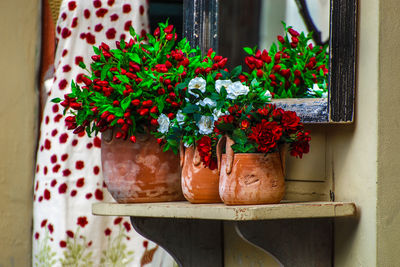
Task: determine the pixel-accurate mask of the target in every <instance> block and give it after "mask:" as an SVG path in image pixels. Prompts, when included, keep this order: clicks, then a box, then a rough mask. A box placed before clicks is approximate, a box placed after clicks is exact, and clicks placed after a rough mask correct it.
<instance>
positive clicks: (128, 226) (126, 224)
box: [124, 222, 131, 232]
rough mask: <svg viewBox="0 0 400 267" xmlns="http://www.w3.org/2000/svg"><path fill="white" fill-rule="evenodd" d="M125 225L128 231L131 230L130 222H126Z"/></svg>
mask: <svg viewBox="0 0 400 267" xmlns="http://www.w3.org/2000/svg"><path fill="white" fill-rule="evenodd" d="M124 227H125V229H126V231H127V232H129V231H130V230H131V225H130V224H129V223H128V222H124Z"/></svg>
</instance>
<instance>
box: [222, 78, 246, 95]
mask: <svg viewBox="0 0 400 267" xmlns="http://www.w3.org/2000/svg"><path fill="white" fill-rule="evenodd" d="M226 91H227V92H228V95H227V96H226V97H227V98H228V99H236V98H237V97H238V96H240V95H247V94H248V93H249V91H250V89H249V87H248V86H245V85H243V84H242V83H241V82H239V81H237V82H234V83H232V84H231V85H229V86H228V88H227V90H226Z"/></svg>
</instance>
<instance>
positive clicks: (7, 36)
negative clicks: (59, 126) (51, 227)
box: [0, 0, 39, 266]
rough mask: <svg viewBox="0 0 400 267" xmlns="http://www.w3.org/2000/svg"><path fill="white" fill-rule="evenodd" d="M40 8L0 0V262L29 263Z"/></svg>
mask: <svg viewBox="0 0 400 267" xmlns="http://www.w3.org/2000/svg"><path fill="white" fill-rule="evenodd" d="M38 12H39V1H38V0H34V1H31V0H19V1H0V25H1V27H0V40H1V45H0V47H1V55H2V56H1V60H0V79H1V81H2V82H1V83H0V88H1V89H0V91H1V97H0V103H1V104H0V122H1V125H2V130H1V131H0V147H1V154H0V214H1V218H0V266H30V259H31V225H32V224H31V221H32V179H33V178H32V177H33V172H34V150H35V147H34V146H35V139H36V130H35V127H36V103H37V99H36V90H35V64H36V62H37V61H36V55H37V53H36V51H37V47H38V44H37V41H38V39H37V33H38Z"/></svg>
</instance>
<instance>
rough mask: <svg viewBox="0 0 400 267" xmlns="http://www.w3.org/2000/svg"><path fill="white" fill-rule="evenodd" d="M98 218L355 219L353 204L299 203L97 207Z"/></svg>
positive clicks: (184, 203)
mask: <svg viewBox="0 0 400 267" xmlns="http://www.w3.org/2000/svg"><path fill="white" fill-rule="evenodd" d="M92 213H93V214H94V215H106V216H108V215H109V216H132V217H153V218H181V219H207V220H225V221H253V220H273V219H295V218H327V217H343V216H353V215H355V214H356V206H355V204H354V203H351V202H296V203H293V202H292V203H281V204H272V205H249V206H226V205H224V204H191V203H189V202H186V201H181V202H162V203H138V204H118V203H105V202H100V203H95V204H93V206H92Z"/></svg>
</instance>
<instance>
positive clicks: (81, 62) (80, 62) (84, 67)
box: [79, 61, 86, 69]
mask: <svg viewBox="0 0 400 267" xmlns="http://www.w3.org/2000/svg"><path fill="white" fill-rule="evenodd" d="M79 67H81V68H82V69H86V65H85V63H83V61H79Z"/></svg>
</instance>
